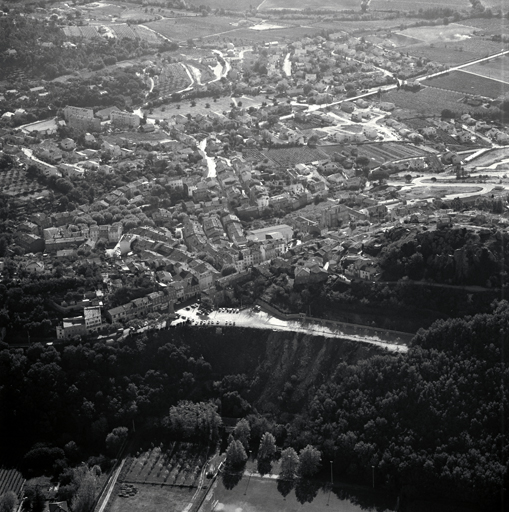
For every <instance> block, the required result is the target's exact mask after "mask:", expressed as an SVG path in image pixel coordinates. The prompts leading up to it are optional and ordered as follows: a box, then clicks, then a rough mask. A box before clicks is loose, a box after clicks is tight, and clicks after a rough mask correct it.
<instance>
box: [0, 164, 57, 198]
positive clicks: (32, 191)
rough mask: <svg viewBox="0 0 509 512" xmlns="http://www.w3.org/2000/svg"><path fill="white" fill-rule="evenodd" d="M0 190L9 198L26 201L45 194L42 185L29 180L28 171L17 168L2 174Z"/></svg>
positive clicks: (0, 176)
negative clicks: (24, 199)
mask: <svg viewBox="0 0 509 512" xmlns="http://www.w3.org/2000/svg"><path fill="white" fill-rule="evenodd" d="M0 190H1V191H2V192H3V193H4V194H6V195H8V196H11V197H19V198H26V199H28V198H30V197H33V196H35V195H38V196H39V195H42V194H43V193H44V192H45V188H44V187H43V186H42V185H41V184H40V183H38V182H37V181H35V180H31V179H29V178H27V175H26V171H24V170H22V169H20V168H17V167H13V168H12V169H9V170H8V171H5V172H3V173H1V174H0ZM46 193H47V192H46Z"/></svg>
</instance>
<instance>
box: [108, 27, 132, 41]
mask: <svg viewBox="0 0 509 512" xmlns="http://www.w3.org/2000/svg"><path fill="white" fill-rule="evenodd" d="M110 28H111V29H112V30H113V32H115V35H116V36H117V37H118V38H119V39H123V38H124V37H127V38H128V39H137V37H138V36H137V35H136V33H135V32H134V31H133V29H132V28H131V27H130V26H129V25H111V26H110Z"/></svg>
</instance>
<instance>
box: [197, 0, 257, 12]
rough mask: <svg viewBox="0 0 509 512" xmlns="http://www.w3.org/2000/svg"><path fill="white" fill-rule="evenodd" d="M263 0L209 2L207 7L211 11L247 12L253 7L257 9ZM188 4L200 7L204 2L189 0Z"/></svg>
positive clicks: (214, 0)
mask: <svg viewBox="0 0 509 512" xmlns="http://www.w3.org/2000/svg"><path fill="white" fill-rule="evenodd" d="M260 2H261V0H208V1H207V6H208V7H210V8H211V9H225V10H226V11H247V10H249V9H250V8H251V7H253V8H255V9H256V6H257V5H258V4H259V3H260ZM187 3H188V4H190V5H195V6H198V7H199V6H200V5H203V4H204V2H203V0H188V1H187Z"/></svg>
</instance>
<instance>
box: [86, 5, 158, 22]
mask: <svg viewBox="0 0 509 512" xmlns="http://www.w3.org/2000/svg"><path fill="white" fill-rule="evenodd" d="M81 9H83V10H84V12H85V16H84V17H85V18H87V19H89V20H91V21H97V22H109V21H114V20H116V19H123V20H140V21H151V20H154V19H158V18H159V16H158V15H157V14H154V13H153V12H150V13H149V12H148V11H147V12H145V10H144V9H142V8H140V6H139V5H136V4H124V3H122V4H119V5H117V4H113V3H104V2H94V3H90V4H85V5H82V6H81Z"/></svg>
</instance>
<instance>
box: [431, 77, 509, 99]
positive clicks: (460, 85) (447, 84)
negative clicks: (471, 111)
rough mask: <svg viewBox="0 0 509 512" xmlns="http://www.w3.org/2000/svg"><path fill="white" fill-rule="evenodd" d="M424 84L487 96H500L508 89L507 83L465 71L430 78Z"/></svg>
mask: <svg viewBox="0 0 509 512" xmlns="http://www.w3.org/2000/svg"><path fill="white" fill-rule="evenodd" d="M423 84H425V85H428V86H430V87H438V88H439V89H446V90H449V91H455V92H459V93H464V94H479V95H482V96H484V97H486V98H498V97H499V96H501V95H503V94H505V93H506V92H507V90H508V86H507V84H504V83H502V82H497V81H496V80H490V79H489V78H485V77H482V76H478V75H474V74H472V73H466V72H464V71H453V72H451V73H448V74H447V75H441V76H437V77H435V78H430V79H428V80H425V81H424V82H423Z"/></svg>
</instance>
